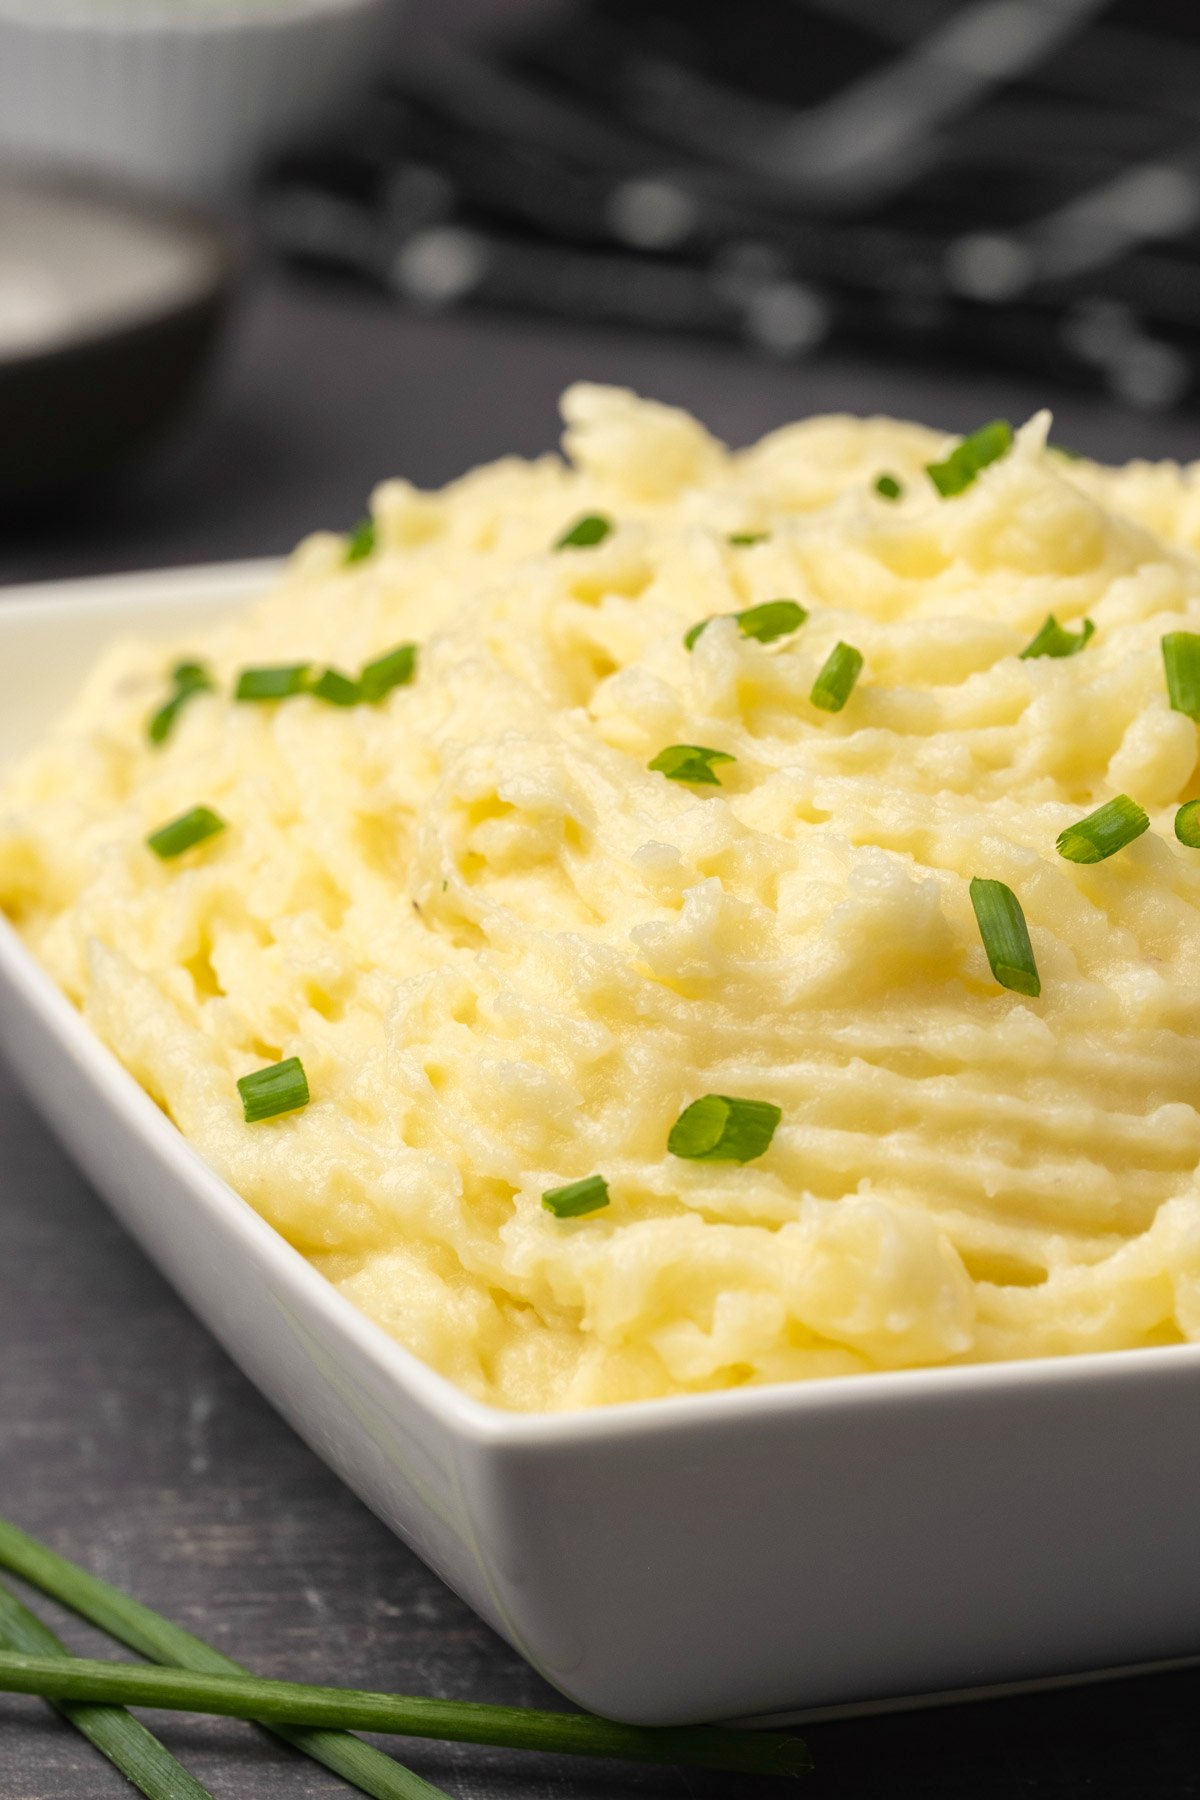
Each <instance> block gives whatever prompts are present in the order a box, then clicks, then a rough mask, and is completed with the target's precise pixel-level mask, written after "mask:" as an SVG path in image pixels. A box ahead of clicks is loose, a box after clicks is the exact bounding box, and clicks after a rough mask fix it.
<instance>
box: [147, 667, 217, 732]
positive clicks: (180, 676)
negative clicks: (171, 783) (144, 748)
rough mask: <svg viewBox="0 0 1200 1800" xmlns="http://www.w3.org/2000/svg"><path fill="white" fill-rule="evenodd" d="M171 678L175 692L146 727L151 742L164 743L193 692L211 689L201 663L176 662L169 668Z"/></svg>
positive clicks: (207, 674) (197, 692)
mask: <svg viewBox="0 0 1200 1800" xmlns="http://www.w3.org/2000/svg"><path fill="white" fill-rule="evenodd" d="M171 680H172V681H173V682H174V683H175V692H174V693H173V694H172V695H171V697H170V699H169V700H167V701H166V702H165V703H164V704H163V705H162V706H160V707H159V709H158V711H157V712H156V713H154V714H153V716H152V717H151V720H150V723H149V725H148V726H147V728H146V729H147V733H148V735H149V738H150V742H151V743H152V744H165V743H166V741H167V739H168V738H169V737H170V735H171V730H172V727H173V726H174V724H175V721H176V719H177V718H178V717H179V713H180V710H181V708H182V707H183V706H185V705H186V703H187V702H188V701H189V700H190V699H191V697H192V695H193V694H207V693H211V692H212V691H213V680H212V677H211V676H210V674H209V673H208V670H207V669H206V668H205V667H204V665H203V663H198V662H181V663H176V665H175V667H174V668H173V669H172V670H171Z"/></svg>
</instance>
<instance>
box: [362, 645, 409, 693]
mask: <svg viewBox="0 0 1200 1800" xmlns="http://www.w3.org/2000/svg"><path fill="white" fill-rule="evenodd" d="M416 667H417V646H416V645H415V644H397V645H396V648H395V649H394V650H388V651H386V652H385V653H384V655H383V656H377V657H376V658H375V661H374V662H369V663H368V664H367V665H366V667H365V668H364V670H363V672H362V674H361V675H360V676H359V678H358V685H359V687H360V688H361V689H362V697H363V699H364V700H366V701H368V702H369V703H370V704H371V705H372V706H377V705H378V704H379V702H380V701H381V700H383V699H385V698H386V696H387V695H388V694H390V693H391V691H392V689H393V688H398V687H407V686H408V683H409V682H410V681H411V680H412V678H413V675H414V673H415V671H416Z"/></svg>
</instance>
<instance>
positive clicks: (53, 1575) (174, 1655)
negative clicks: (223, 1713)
mask: <svg viewBox="0 0 1200 1800" xmlns="http://www.w3.org/2000/svg"><path fill="white" fill-rule="evenodd" d="M0 1567H4V1568H6V1569H11V1570H12V1572H13V1574H14V1575H19V1576H21V1578H22V1579H23V1580H25V1581H28V1582H31V1583H32V1584H33V1586H34V1587H38V1588H40V1589H41V1590H42V1592H43V1593H44V1594H49V1595H50V1596H51V1597H52V1598H53V1599H55V1600H59V1601H61V1602H62V1604H63V1605H64V1606H69V1607H71V1608H73V1610H74V1611H75V1612H77V1613H78V1614H79V1616H80V1617H81V1618H84V1619H89V1620H90V1621H91V1623H92V1624H93V1625H97V1626H99V1628H100V1630H101V1631H106V1632H107V1633H108V1635H109V1636H110V1637H114V1638H117V1639H119V1641H120V1642H121V1643H122V1644H128V1646H129V1648H130V1649H131V1650H136V1651H137V1653H138V1655H139V1656H148V1657H150V1658H151V1660H152V1661H154V1662H159V1663H169V1664H171V1665H172V1667H173V1668H175V1669H179V1670H190V1671H191V1672H192V1673H193V1674H208V1675H213V1674H216V1675H233V1676H241V1677H244V1676H246V1675H247V1674H248V1673H249V1671H248V1670H247V1669H245V1668H244V1667H243V1666H242V1664H241V1663H237V1662H234V1660H233V1658H232V1657H230V1656H225V1655H224V1654H223V1653H222V1652H221V1651H220V1650H215V1649H214V1648H213V1646H212V1645H211V1644H206V1643H205V1642H204V1640H203V1638H198V1637H193V1635H192V1633H191V1632H190V1631H184V1629H183V1627H182V1626H180V1625H175V1624H172V1622H171V1620H170V1619H164V1618H163V1616H162V1614H161V1613H156V1612H152V1611H151V1609H150V1608H149V1607H148V1606H143V1605H142V1604H141V1602H140V1601H139V1600H134V1599H132V1598H131V1597H130V1596H129V1595H128V1594H123V1593H122V1592H121V1590H120V1589H119V1588H115V1587H110V1586H109V1584H108V1582H106V1581H101V1579H100V1577H99V1576H98V1575H93V1574H91V1573H90V1572H89V1571H88V1570H87V1569H81V1568H80V1567H79V1565H78V1564H77V1563H73V1562H68V1561H67V1559H66V1557H65V1556H59V1555H58V1553H57V1552H56V1551H54V1550H51V1549H50V1548H49V1546H48V1545H46V1544H41V1543H39V1542H38V1540H37V1539H36V1538H32V1537H30V1536H28V1534H27V1533H26V1532H24V1531H19V1530H18V1529H17V1527H16V1526H15V1525H10V1524H9V1523H8V1521H7V1520H6V1519H0ZM2 1680H3V1678H2V1677H0V1682H2ZM267 1729H268V1730H269V1731H270V1732H272V1734H273V1735H274V1736H275V1737H278V1738H283V1739H284V1740H285V1742H287V1743H289V1744H291V1745H293V1746H294V1747H295V1748H296V1749H297V1750H300V1751H302V1752H303V1753H304V1755H306V1756H311V1757H312V1758H313V1760H314V1761H315V1762H319V1763H323V1764H324V1765H325V1767H326V1768H327V1769H332V1770H333V1771H334V1773H335V1774H336V1775H340V1776H341V1777H342V1778H343V1780H345V1781H350V1782H353V1784H354V1785H355V1787H357V1788H359V1789H361V1791H362V1792H363V1793H365V1794H371V1795H372V1796H373V1797H374V1800H448V1796H447V1795H446V1794H444V1793H443V1791H442V1789H441V1788H435V1787H432V1786H431V1785H430V1783H429V1782H427V1781H422V1780H421V1778H420V1776H419V1775H414V1774H412V1773H411V1772H410V1771H409V1770H408V1769H406V1768H405V1767H404V1766H403V1764H401V1763H398V1762H396V1760H395V1758H394V1757H391V1756H388V1755H386V1754H385V1753H384V1751H382V1750H376V1749H375V1748H374V1746H373V1745H371V1744H364V1743H363V1741H362V1739H361V1738H356V1737H354V1736H352V1735H351V1733H350V1732H348V1731H339V1730H329V1729H326V1728H324V1727H321V1726H303V1725H280V1724H275V1725H269V1726H268V1727H267Z"/></svg>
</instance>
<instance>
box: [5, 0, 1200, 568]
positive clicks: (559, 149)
mask: <svg viewBox="0 0 1200 1800" xmlns="http://www.w3.org/2000/svg"><path fill="white" fill-rule="evenodd" d="M1198 376H1200V11H1198V9H1197V8H1196V5H1195V0H740V4H738V5H736V6H730V5H728V4H722V5H720V6H718V5H717V4H716V3H715V0H407V3H406V0H0V424H2V426H3V430H2V431H0V579H3V580H9V581H12V580H23V579H33V578H37V577H40V576H52V575H74V574H84V573H89V572H93V571H99V570H104V569H115V568H122V567H139V566H140V567H146V566H154V565H159V564H169V563H181V562H195V561H208V560H213V559H220V558H228V557H238V556H246V555H257V554H263V553H270V552H275V551H279V550H282V549H285V548H286V547H288V546H289V545H290V543H291V542H292V541H294V539H295V538H296V537H298V536H299V535H301V534H302V533H303V532H304V531H306V530H308V529H310V528H312V527H314V526H317V525H322V526H330V527H334V528H340V527H344V526H345V525H347V524H348V523H350V522H352V521H353V519H355V518H356V517H358V516H359V515H360V514H361V512H362V510H363V506H364V502H365V497H366V494H367V492H368V491H369V489H370V487H371V486H372V485H373V484H374V482H375V481H377V480H379V479H380V478H381V477H383V476H385V475H389V474H404V475H407V476H409V477H410V478H411V479H413V480H416V481H417V482H419V483H422V484H432V483H437V482H441V481H443V480H445V479H447V478H448V477H450V476H452V475H454V474H456V473H457V472H459V471H460V470H461V469H463V468H464V467H466V466H468V465H469V464H471V463H474V462H476V461H479V460H481V459H482V458H485V457H490V456H494V455H498V454H501V453H503V452H505V451H509V450H519V451H522V452H534V451H538V450H542V449H545V448H547V447H549V446H550V445H551V444H552V443H553V442H554V440H555V437H556V434H557V419H556V413H555V398H556V395H557V393H558V391H559V390H560V389H561V388H562V387H563V386H564V385H565V384H566V383H567V382H569V381H571V380H573V379H577V378H580V377H586V378H590V379H599V380H610V381H619V382H625V383H629V384H631V385H633V386H635V387H638V388H640V389H642V390H643V391H647V392H650V393H653V394H655V395H656V396H658V397H660V398H663V399H666V400H670V401H674V402H678V403H682V404H686V405H688V406H691V407H692V408H694V409H695V410H697V411H698V412H700V413H701V414H702V415H703V416H704V417H705V418H706V420H707V422H708V423H709V424H710V425H711V426H712V428H713V429H714V430H716V431H717V432H718V433H720V434H721V435H723V436H725V437H727V438H729V439H731V440H733V441H735V442H744V441H746V440H748V439H750V438H753V437H755V436H757V435H758V434H759V433H761V432H762V431H764V430H767V429H769V428H771V427H772V426H775V425H777V424H780V423H782V422H783V421H784V420H786V419H788V418H791V417H795V416H797V415H799V414H801V413H804V412H810V411H814V410H829V409H848V410H853V411H857V412H872V411H887V412H893V413H901V414H907V415H910V416H916V417H920V418H923V419H925V420H927V421H928V422H930V423H933V424H940V425H944V426H946V427H948V428H951V429H958V428H961V429H969V428H970V427H971V426H973V425H975V424H977V423H979V422H980V420H982V419H984V418H989V417H992V416H994V415H995V414H997V413H1004V414H1007V415H1009V416H1011V417H1013V418H1014V419H1015V418H1017V417H1018V416H1023V415H1025V414H1027V413H1028V412H1030V411H1032V410H1033V408H1034V407H1035V406H1037V405H1040V404H1043V403H1049V404H1051V405H1052V406H1053V407H1054V408H1055V411H1056V414H1057V419H1058V423H1057V427H1056V436H1058V437H1059V438H1061V439H1062V440H1063V441H1065V442H1067V443H1069V444H1073V445H1074V446H1075V447H1077V448H1079V449H1082V450H1085V451H1088V452H1090V453H1093V454H1097V455H1100V456H1104V457H1109V458H1112V459H1124V458H1125V457H1128V456H1131V455H1135V454H1145V455H1154V456H1157V455H1172V456H1178V457H1181V458H1190V457H1192V456H1193V455H1195V454H1197V453H1198V452H1200V379H1198Z"/></svg>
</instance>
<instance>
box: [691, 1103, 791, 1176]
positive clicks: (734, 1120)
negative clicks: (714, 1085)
mask: <svg viewBox="0 0 1200 1800" xmlns="http://www.w3.org/2000/svg"><path fill="white" fill-rule="evenodd" d="M782 1117H783V1113H782V1112H781V1110H780V1108H779V1107H778V1106H772V1104H771V1102H770V1101H769V1100H735V1099H733V1098H731V1096H730V1095H728V1094H705V1095H704V1097H703V1099H700V1100H693V1101H692V1103H691V1105H690V1106H685V1107H684V1109H683V1111H682V1112H681V1113H680V1115H679V1117H678V1118H677V1119H676V1121H675V1123H674V1124H673V1125H672V1127H671V1130H670V1132H669V1134H668V1137H667V1149H668V1150H669V1151H670V1152H671V1155H672V1156H682V1157H686V1158H687V1160H688V1161H689V1162H735V1163H748V1162H753V1161H754V1159H755V1157H757V1156H761V1155H762V1154H763V1151H764V1150H766V1148H767V1147H768V1145H769V1144H770V1142H771V1139H772V1138H773V1137H774V1136H775V1127H776V1126H777V1125H778V1123H779V1121H780V1119H781V1118H782Z"/></svg>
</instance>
